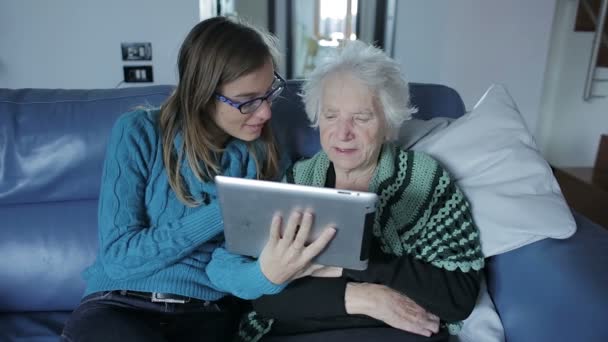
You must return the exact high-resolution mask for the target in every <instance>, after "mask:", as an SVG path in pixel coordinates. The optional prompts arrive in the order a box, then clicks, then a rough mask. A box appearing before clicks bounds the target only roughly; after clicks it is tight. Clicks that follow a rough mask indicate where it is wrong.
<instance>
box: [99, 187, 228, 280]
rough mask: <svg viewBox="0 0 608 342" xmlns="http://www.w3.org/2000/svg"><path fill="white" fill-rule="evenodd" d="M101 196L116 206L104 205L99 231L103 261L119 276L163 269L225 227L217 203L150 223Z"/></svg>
mask: <svg viewBox="0 0 608 342" xmlns="http://www.w3.org/2000/svg"><path fill="white" fill-rule="evenodd" d="M101 200H102V201H105V203H103V204H104V205H106V206H114V208H116V210H117V211H116V213H112V212H110V210H105V208H104V206H103V205H102V206H101V209H100V213H99V217H100V219H99V227H100V234H99V235H100V258H101V261H102V263H103V265H104V268H105V270H106V272H107V273H108V275H109V276H110V277H112V278H114V279H118V280H126V279H129V278H135V277H141V276H145V275H147V274H150V273H153V272H155V271H158V270H161V269H163V268H165V267H166V266H167V265H170V264H173V263H175V262H176V261H178V260H180V259H182V258H183V257H185V256H187V255H188V254H190V253H191V252H192V251H193V250H194V249H195V248H197V247H198V246H199V245H200V244H202V243H204V242H206V241H208V240H210V239H211V238H213V237H214V236H216V235H218V234H219V233H221V232H222V228H223V225H222V221H221V217H220V214H219V209H218V207H217V205H216V204H211V205H209V206H204V207H200V208H198V209H197V211H196V212H195V213H193V214H191V215H189V216H186V217H183V218H181V219H179V220H176V221H174V222H170V223H167V224H163V225H159V226H155V227H149V226H147V224H146V222H144V220H143V219H142V220H133V219H132V217H133V216H134V214H133V211H134V210H132V209H129V208H125V207H124V206H125V205H124V204H121V203H116V202H117V201H118V200H117V199H111V200H108V199H104V198H102V199H101ZM121 205H122V207H121ZM125 217H128V218H130V220H127V219H124V218H125Z"/></svg>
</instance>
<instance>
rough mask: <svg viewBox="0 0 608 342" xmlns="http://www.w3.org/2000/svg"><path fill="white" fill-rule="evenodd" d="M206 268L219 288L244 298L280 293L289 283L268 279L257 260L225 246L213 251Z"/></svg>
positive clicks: (211, 279) (210, 278)
mask: <svg viewBox="0 0 608 342" xmlns="http://www.w3.org/2000/svg"><path fill="white" fill-rule="evenodd" d="M206 270H207V276H208V277H209V280H210V281H211V283H212V284H213V286H214V287H215V288H216V289H217V290H219V291H224V292H228V293H231V294H233V295H235V296H237V297H239V298H243V299H256V298H258V297H260V296H262V295H271V294H275V293H279V292H281V291H282V290H283V289H284V288H285V286H287V283H284V284H278V285H277V284H274V283H273V282H271V281H270V280H268V278H266V276H265V275H264V273H262V269H261V268H260V263H259V262H258V261H257V260H255V259H252V258H249V257H246V256H242V255H239V254H233V253H230V252H228V251H227V250H226V249H224V248H223V247H218V248H216V249H215V250H214V251H213V254H212V256H211V261H209V264H208V265H207V268H206Z"/></svg>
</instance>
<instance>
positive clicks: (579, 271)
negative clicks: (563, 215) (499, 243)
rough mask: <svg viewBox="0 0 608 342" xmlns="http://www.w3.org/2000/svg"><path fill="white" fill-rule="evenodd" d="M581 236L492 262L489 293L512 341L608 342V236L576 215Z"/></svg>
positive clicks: (538, 244)
mask: <svg viewBox="0 0 608 342" xmlns="http://www.w3.org/2000/svg"><path fill="white" fill-rule="evenodd" d="M574 218H575V220H576V224H577V226H578V230H577V231H576V233H575V234H574V235H573V236H572V237H571V238H569V239H566V240H555V239H544V240H542V241H538V242H535V243H533V244H530V245H527V246H524V247H521V248H518V249H516V250H514V251H511V252H508V253H504V254H500V255H497V256H494V257H492V258H490V262H489V264H488V267H487V271H488V289H489V292H490V294H491V295H492V298H493V299H494V303H495V305H496V309H497V310H498V313H499V314H500V318H501V320H502V323H503V326H504V328H505V334H506V339H507V341H587V342H603V341H606V340H607V337H608V324H606V317H607V316H606V308H608V293H607V292H606V291H607V290H608V289H607V287H606V285H607V284H608V267H607V266H606V265H608V232H607V231H606V229H605V228H603V227H600V226H598V225H596V224H594V223H593V222H591V221H590V220H589V219H587V218H585V217H584V216H582V215H579V214H577V213H574Z"/></svg>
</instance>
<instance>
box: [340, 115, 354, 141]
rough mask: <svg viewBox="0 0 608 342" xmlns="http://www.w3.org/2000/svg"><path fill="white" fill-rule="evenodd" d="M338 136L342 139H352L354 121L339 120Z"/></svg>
mask: <svg viewBox="0 0 608 342" xmlns="http://www.w3.org/2000/svg"><path fill="white" fill-rule="evenodd" d="M337 128H338V138H339V139H340V140H350V139H352V137H353V123H352V121H351V120H339V121H338V127H337Z"/></svg>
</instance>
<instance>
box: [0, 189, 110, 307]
mask: <svg viewBox="0 0 608 342" xmlns="http://www.w3.org/2000/svg"><path fill="white" fill-rule="evenodd" d="M0 217H2V225H1V228H0V251H2V257H0V279H1V281H0V312H22V311H54V310H71V309H73V308H74V307H75V306H76V305H77V304H78V302H79V301H80V298H81V297H82V294H83V292H84V281H83V280H82V277H81V273H82V271H83V270H84V268H85V267H87V266H88V265H90V264H91V263H92V262H93V260H94V258H95V253H96V252H97V245H98V244H97V200H83V201H67V202H53V203H30V204H19V205H4V206H0Z"/></svg>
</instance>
